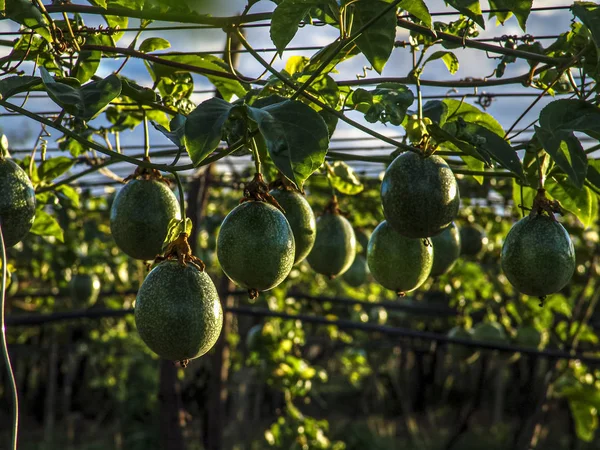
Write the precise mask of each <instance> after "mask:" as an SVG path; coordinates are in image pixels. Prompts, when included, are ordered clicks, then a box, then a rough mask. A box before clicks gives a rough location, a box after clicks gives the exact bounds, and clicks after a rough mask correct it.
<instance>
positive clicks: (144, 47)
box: [139, 37, 171, 53]
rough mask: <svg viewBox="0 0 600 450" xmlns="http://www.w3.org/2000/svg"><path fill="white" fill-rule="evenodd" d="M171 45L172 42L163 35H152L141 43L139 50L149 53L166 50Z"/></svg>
mask: <svg viewBox="0 0 600 450" xmlns="http://www.w3.org/2000/svg"><path fill="white" fill-rule="evenodd" d="M169 47H171V44H170V43H169V41H167V40H166V39H163V38H161V37H151V38H148V39H145V40H144V42H142V43H141V44H140V47H139V50H140V52H144V53H149V52H155V51H156V50H164V49H166V48H169Z"/></svg>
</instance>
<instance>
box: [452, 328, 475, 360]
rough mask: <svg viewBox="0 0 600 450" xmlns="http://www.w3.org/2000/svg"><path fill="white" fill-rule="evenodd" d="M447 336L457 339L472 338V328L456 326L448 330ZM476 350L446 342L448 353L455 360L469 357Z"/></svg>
mask: <svg viewBox="0 0 600 450" xmlns="http://www.w3.org/2000/svg"><path fill="white" fill-rule="evenodd" d="M448 337H450V338H458V339H467V340H471V339H473V330H472V329H468V330H467V329H466V328H464V327H461V326H456V327H454V328H451V329H450V331H448ZM475 352H476V350H475V348H474V347H467V346H466V345H460V344H448V354H449V355H450V356H451V357H452V359H454V360H457V361H464V360H465V359H469V358H470V357H471V356H472V355H473V354H474V353H475Z"/></svg>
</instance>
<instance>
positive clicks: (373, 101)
mask: <svg viewBox="0 0 600 450" xmlns="http://www.w3.org/2000/svg"><path fill="white" fill-rule="evenodd" d="M414 100H415V98H414V95H413V93H412V91H411V90H410V89H409V88H408V87H406V86H405V85H403V84H400V83H382V84H380V85H378V86H377V87H376V88H375V89H373V90H372V91H367V90H365V89H362V88H358V89H356V90H355V91H354V92H353V93H352V95H351V96H350V98H349V100H348V102H347V104H346V106H349V107H353V108H354V109H357V110H359V111H360V112H362V113H364V115H365V119H366V120H367V122H370V123H375V122H381V123H388V122H389V123H391V124H392V125H396V126H398V125H401V124H402V121H403V120H404V116H405V115H406V111H407V110H408V108H409V107H410V105H412V104H413V102H414Z"/></svg>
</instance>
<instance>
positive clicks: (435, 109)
mask: <svg viewBox="0 0 600 450" xmlns="http://www.w3.org/2000/svg"><path fill="white" fill-rule="evenodd" d="M423 113H424V115H425V116H426V117H429V118H430V119H431V120H432V121H433V122H438V123H439V125H440V127H444V125H445V124H446V122H454V121H458V120H460V119H462V120H463V121H464V122H467V123H474V124H477V125H480V126H482V127H484V128H487V129H488V130H490V131H492V132H494V133H496V134H497V135H498V136H502V137H504V134H505V133H504V129H503V128H502V125H500V123H498V121H497V120H496V119H494V117H492V116H491V115H490V114H488V113H485V112H483V111H481V110H480V109H479V108H477V107H475V106H473V105H471V104H470V103H467V102H464V101H459V100H454V99H452V98H447V99H444V100H441V101H440V100H432V101H428V102H427V103H425V106H423Z"/></svg>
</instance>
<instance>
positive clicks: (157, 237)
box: [110, 179, 181, 261]
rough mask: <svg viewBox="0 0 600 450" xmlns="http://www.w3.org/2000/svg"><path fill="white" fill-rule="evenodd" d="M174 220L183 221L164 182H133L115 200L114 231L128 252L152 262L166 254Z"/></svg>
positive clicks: (177, 206)
mask: <svg viewBox="0 0 600 450" xmlns="http://www.w3.org/2000/svg"><path fill="white" fill-rule="evenodd" d="M172 219H177V220H181V213H180V208H179V203H178V202H177V198H176V197H175V194H173V192H172V191H171V189H169V187H168V186H167V185H166V184H165V183H164V182H162V181H159V180H145V179H139V180H131V181H129V182H128V183H127V184H126V185H125V186H124V187H123V188H122V189H121V190H120V191H119V193H118V194H117V195H116V197H115V199H114V201H113V204H112V207H111V209H110V231H111V233H112V235H113V238H114V239H115V242H116V244H117V246H118V247H119V248H120V249H121V250H122V251H123V252H124V253H126V254H127V255H129V256H131V257H132V258H135V259H141V260H145V261H148V260H153V259H154V258H156V255H158V254H160V253H161V252H162V246H163V242H164V240H165V238H166V236H167V232H168V230H169V224H170V222H171V220H172Z"/></svg>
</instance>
